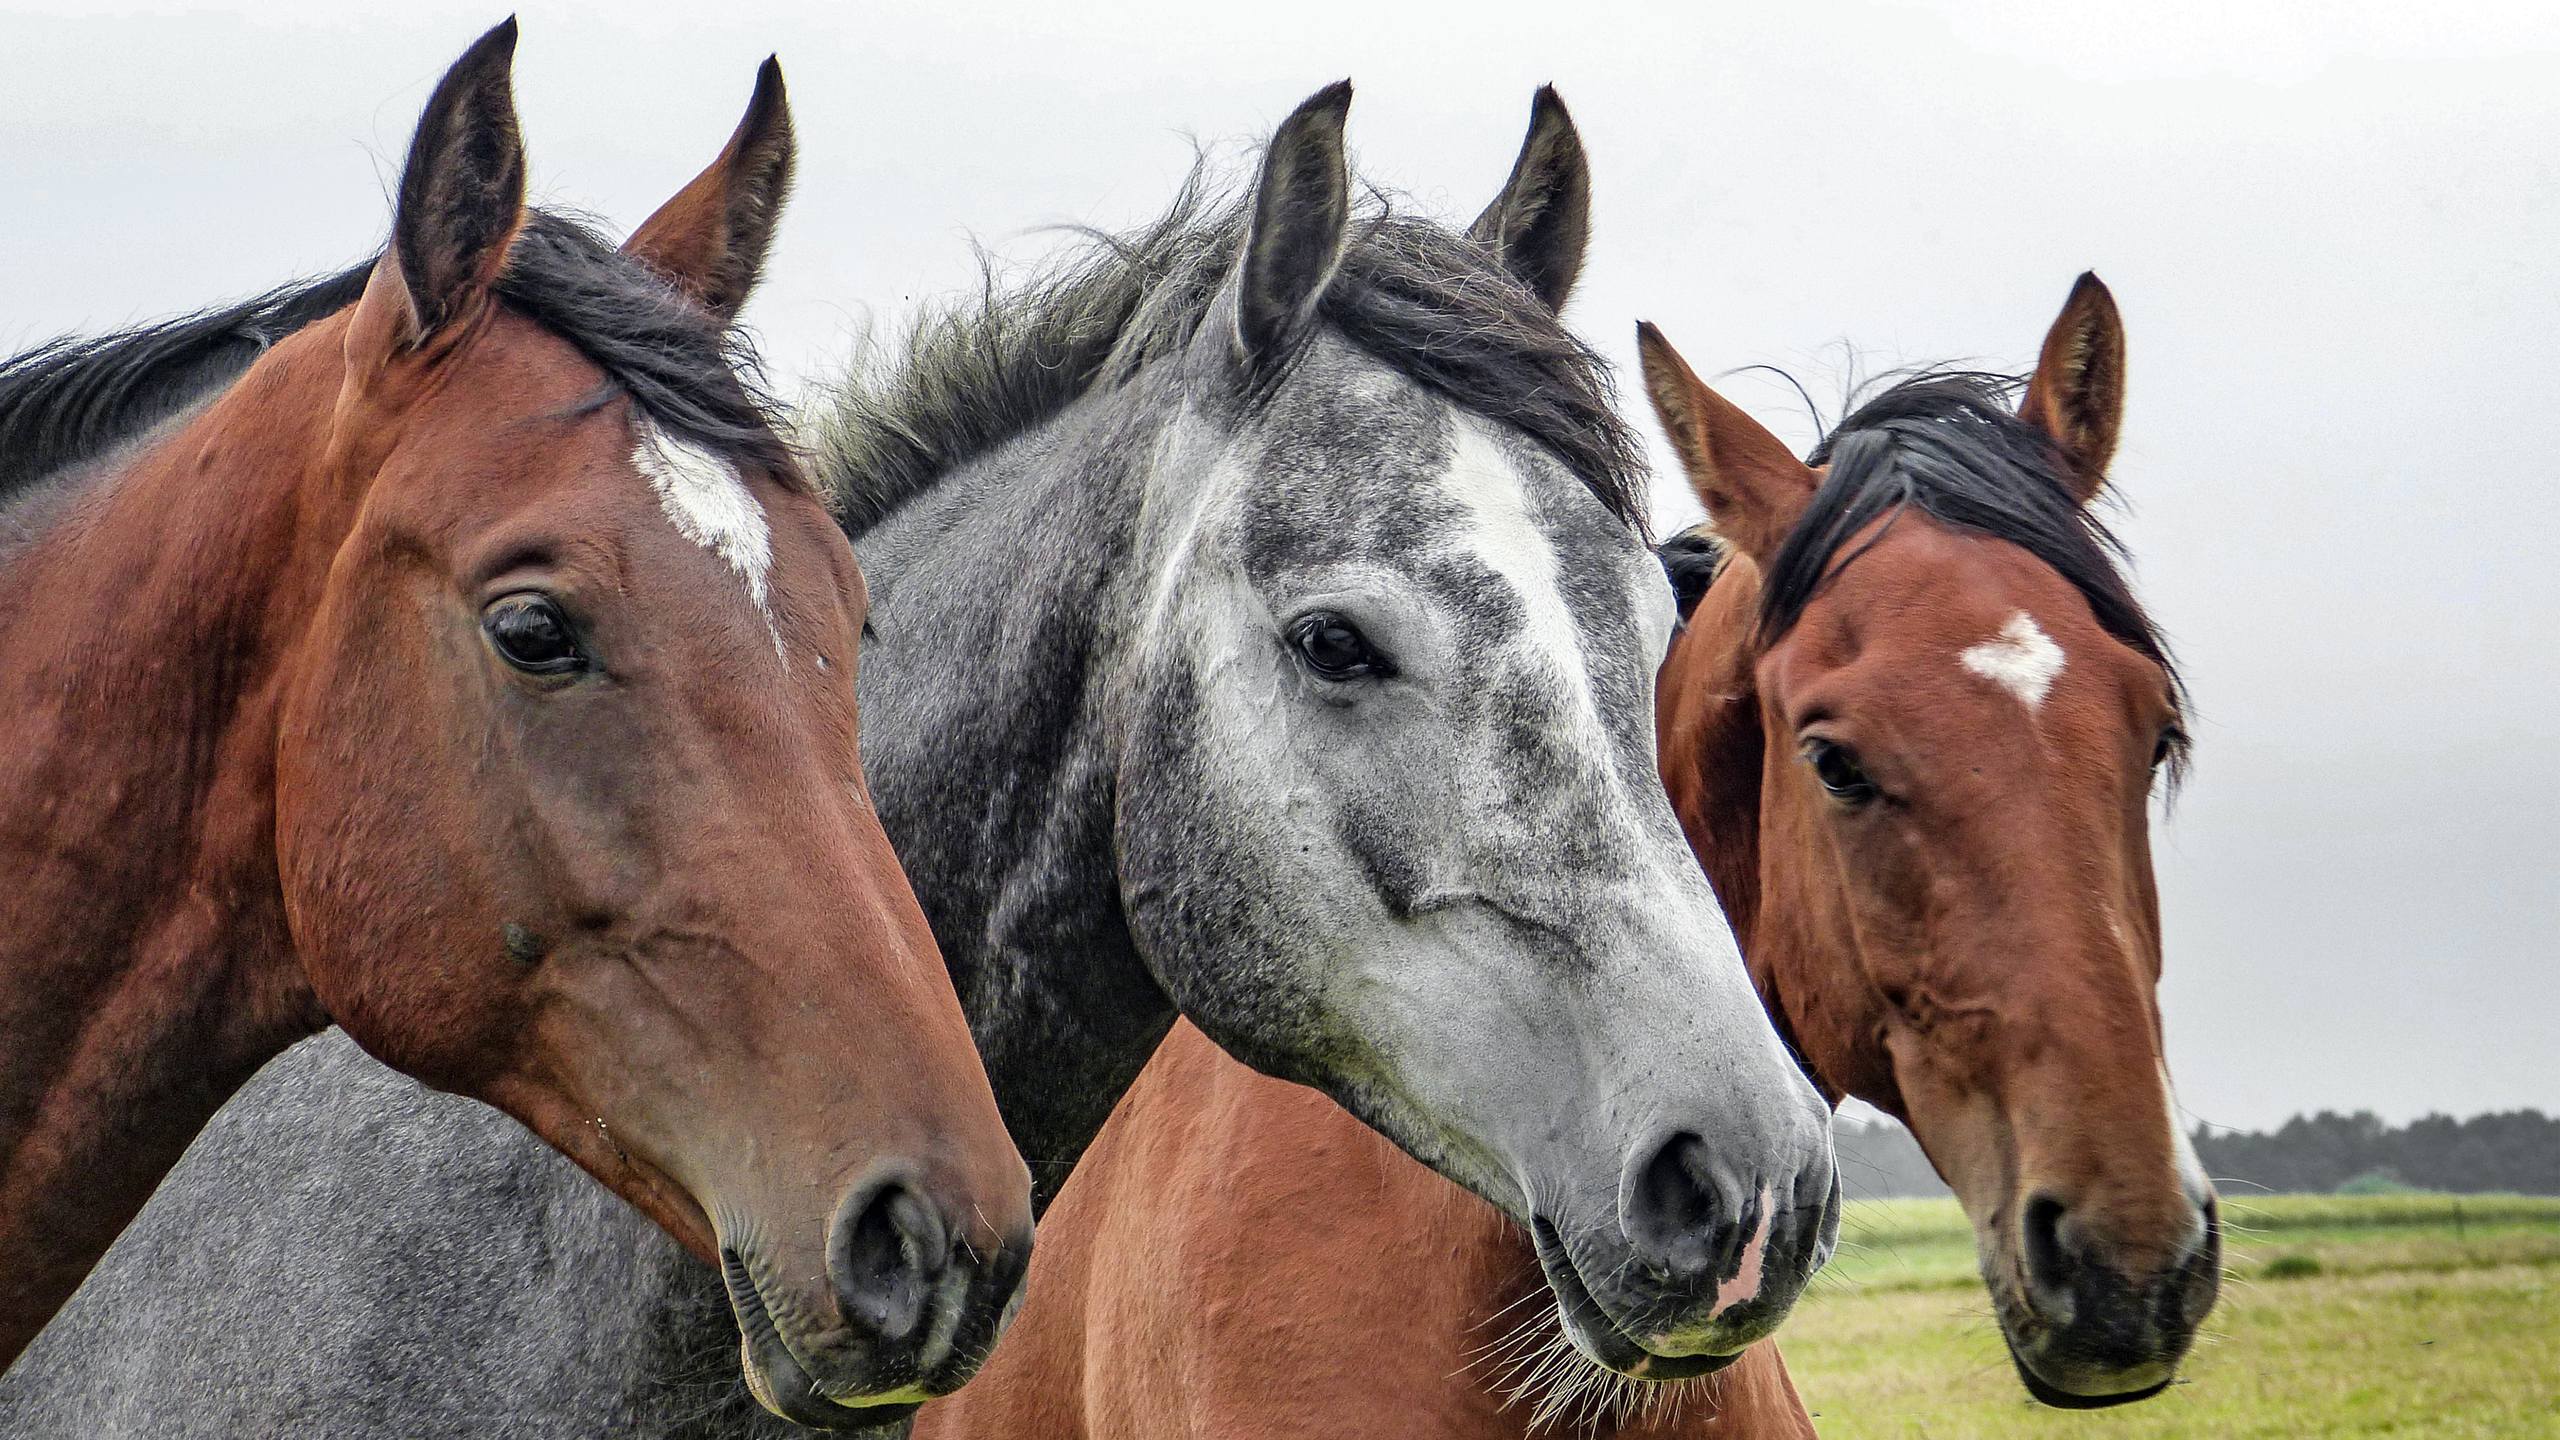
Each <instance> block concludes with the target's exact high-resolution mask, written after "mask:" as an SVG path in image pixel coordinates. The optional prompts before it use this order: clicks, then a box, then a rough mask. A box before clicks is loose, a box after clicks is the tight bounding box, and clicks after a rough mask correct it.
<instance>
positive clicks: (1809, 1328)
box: [1779, 1195, 2560, 1440]
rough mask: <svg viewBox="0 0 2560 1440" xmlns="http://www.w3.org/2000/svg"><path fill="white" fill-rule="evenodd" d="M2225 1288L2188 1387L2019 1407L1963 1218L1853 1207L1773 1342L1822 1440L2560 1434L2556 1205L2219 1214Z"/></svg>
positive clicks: (2486, 1203)
mask: <svg viewBox="0 0 2560 1440" xmlns="http://www.w3.org/2000/svg"><path fill="white" fill-rule="evenodd" d="M2224 1206H2225V1210H2224V1214H2225V1217H2226V1220H2227V1221H2228V1223H2229V1225H2230V1230H2231V1233H2230V1235H2229V1238H2228V1240H2227V1242H2226V1249H2227V1252H2228V1253H2227V1260H2228V1262H2229V1267H2230V1275H2229V1278H2227V1279H2226V1280H2225V1282H2224V1285H2223V1292H2222V1303H2221V1305H2220V1306H2219V1307H2217V1308H2216V1309H2215V1311H2214V1315H2213V1319H2212V1320H2211V1321H2209V1322H2207V1333H2206V1337H2205V1338H2204V1339H2203V1340H2201V1341H2200V1342H2199V1343H2198V1346H2197V1351H2196V1354H2195V1356H2194V1358H2193V1359H2192V1360H2191V1361H2190V1362H2189V1364H2188V1366H2187V1370H2186V1375H2185V1379H2184V1382H2183V1383H2181V1384H2179V1385H2176V1386H2173V1387H2171V1389H2170V1390H2169V1391H2168V1392H2167V1393H2165V1394H2163V1395H2160V1396H2159V1397H2157V1398H2155V1399H2152V1400H2149V1401H2146V1402H2144V1403H2142V1404H2139V1405H2133V1406H2128V1407H2126V1408H2124V1409H2120V1410H2107V1411H2099V1412H2093V1413H2066V1412H2062V1411H2055V1410H2047V1409H2044V1408H2042V1407H2040V1406H2037V1405H2036V1404H2034V1403H2033V1402H2032V1401H2030V1400H2028V1399H2027V1398H2026V1394H2025V1392H2024V1391H2023V1390H2021V1389H2020V1388H2019V1386H2018V1383H2017V1380H2016V1378H2015V1377H2014V1376H2013V1375H2012V1374H2011V1372H2010V1369H2009V1362H2008V1359H2007V1356H2006V1354H2005V1352H2003V1350H2002V1349H2001V1345H2000V1339H1999V1335H1998V1332H1997V1331H1996V1330H1995V1329H1994V1328H1993V1325H1992V1321H1991V1318H1990V1305H1989V1302H1988V1300H1987V1299H1986V1298H1985V1297H1984V1295H1983V1293H1982V1285H1981V1281H1980V1279H1979V1278H1977V1276H1976V1275H1975V1273H1974V1258H1973V1240H1972V1233H1971V1231H1970V1230H1968V1229H1967V1228H1966V1226H1965V1223H1964V1218H1963V1216H1962V1215H1961V1214H1960V1213H1958V1211H1957V1210H1956V1207H1955V1202H1953V1201H1938V1200H1886V1201H1863V1202H1859V1203H1857V1204H1853V1205H1852V1206H1851V1207H1850V1210H1849V1216H1848V1219H1847V1221H1846V1222H1845V1223H1844V1224H1843V1226H1842V1227H1841V1242H1842V1243H1841V1247H1840V1255H1839V1257H1838V1258H1837V1259H1835V1260H1834V1261H1832V1263H1831V1267H1830V1269H1829V1270H1828V1271H1826V1272H1825V1274H1824V1276H1823V1278H1821V1279H1819V1280H1817V1281H1816V1282H1815V1285H1816V1288H1815V1291H1814V1293H1813V1294H1812V1295H1811V1296H1809V1297H1808V1298H1807V1299H1806V1301H1805V1303H1804V1304H1803V1306H1802V1307H1801V1308H1799V1309H1798V1310H1797V1312H1796V1316H1795V1318H1794V1319H1793V1320H1791V1321H1789V1322H1788V1325H1787V1328H1786V1330H1785V1331H1784V1332H1783V1333H1782V1334H1781V1335H1780V1337H1779V1347H1780V1349H1782V1350H1783V1351H1785V1353H1786V1357H1787V1365H1788V1368H1789V1370H1790V1371H1792V1372H1793V1374H1794V1375H1795V1380H1796V1386H1797V1388H1798V1389H1799V1390H1801V1391H1802V1392H1803V1393H1804V1398H1805V1403H1806V1404H1807V1405H1808V1406H1810V1407H1811V1408H1812V1409H1813V1411H1814V1413H1815V1415H1816V1417H1817V1419H1816V1424H1818V1425H1819V1426H1820V1427H1821V1430H1822V1433H1823V1435H1824V1436H1825V1437H1827V1440H1858V1437H1865V1436H1877V1437H1882V1436H1890V1437H1894V1440H1918V1437H1927V1440H1971V1437H2003V1440H2005V1437H2013V1436H2036V1437H2045V1440H2064V1437H2068V1440H2081V1437H2091V1440H2096V1437H2106V1440H2118V1437H2121V1440H2136V1437H2142V1440H2148V1437H2155V1436H2159V1437H2166V1436H2178V1437H2214V1440H2221V1437H2257V1436H2265V1437H2270V1440H2272V1437H2287V1440H2291V1437H2303V1436H2315V1437H2326V1436H2365V1435H2395V1436H2426V1437H2431V1440H2432V1437H2446V1440H2465V1437H2474V1436H2500V1437H2505V1436H2551V1437H2560V1199H2531V1198H2517V1197H2513V1196H2442V1195H2386V1196H2365V1197H2345V1196H2336V1197H2332V1196H2318V1195H2311V1196H2292V1195H2286V1196H2273V1197H2264V1198H2259V1199H2254V1200H2252V1199H2238V1198H2232V1197H2225V1200H2224Z"/></svg>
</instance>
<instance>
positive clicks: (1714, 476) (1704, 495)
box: [1636, 321, 1821, 565]
mask: <svg viewBox="0 0 2560 1440" xmlns="http://www.w3.org/2000/svg"><path fill="white" fill-rule="evenodd" d="M1636 350H1637V352H1638V353H1639V354H1640V355H1641V356H1642V358H1643V361H1644V388H1645V393H1646V394H1647V395H1648V396H1650V397H1652V400H1653V413H1654V414H1655V415H1657V416H1659V417H1660V418H1661V420H1662V428H1663V431H1664V432H1665V433H1666V434H1668V435H1669V436H1670V437H1671V448H1672V449H1673V450H1675V451H1677V452H1679V455H1680V467H1681V468H1682V469H1683V470H1686V471H1687V472H1688V474H1689V488H1690V490H1691V491H1693V492H1694V493H1695V494H1696V495H1697V497H1698V503H1699V504H1701V505H1704V506H1705V507H1707V523H1708V524H1710V525H1712V526H1713V527H1714V528H1715V533H1716V536H1717V538H1719V539H1721V540H1723V541H1724V542H1725V543H1727V544H1729V545H1731V546H1732V547H1733V548H1734V549H1736V550H1739V551H1741V552H1742V553H1743V554H1745V555H1748V556H1750V557H1751V558H1752V560H1754V561H1755V562H1757V563H1759V564H1762V565H1766V564H1768V563H1769V560H1770V558H1771V557H1772V556H1774V555H1776V554H1777V553H1778V547H1779V546H1780V545H1781V544H1784V543H1785V541H1786V538H1787V532H1788V531H1790V530H1793V529H1794V528H1795V524H1796V518H1797V517H1798V516H1800V515H1802V514H1803V513H1804V507H1805V504H1806V502H1808V501H1810V500H1811V499H1812V498H1813V492H1814V490H1815V488H1816V487H1817V486H1819V485H1820V484H1821V477H1820V476H1818V475H1816V474H1814V473H1813V471H1812V470H1811V469H1809V468H1807V467H1806V465H1805V463H1804V462H1803V461H1801V460H1798V459H1797V458H1796V457H1795V452H1793V451H1791V450H1789V449H1788V448H1787V446H1786V442H1785V441H1783V440H1780V439H1779V438H1778V437H1777V436H1775V435H1772V434H1770V433H1769V431H1768V430H1767V428H1766V427H1764V426H1762V425H1761V423H1760V422H1759V421H1757V420H1754V419H1752V418H1751V417H1750V416H1748V415H1746V414H1744V413H1742V411H1741V409H1740V408H1739V407H1737V406H1736V405H1734V404H1733V402H1731V401H1729V400H1727V399H1725V398H1724V397H1723V396H1721V395H1718V394H1717V393H1716V392H1714V391H1713V390H1710V389H1708V388H1707V386H1706V382H1705V381H1703V380H1700V379H1699V378H1698V376H1697V372H1695V371H1693V370H1691V369H1690V368H1689V362H1688V361H1686V360H1683V359H1681V358H1680V352H1679V351H1677V350H1674V349H1672V348H1671V342H1670V341H1668V340H1665V339H1663V338H1662V332H1661V331H1659V330H1656V329H1655V328H1653V325H1652V323H1651V322H1649V321H1648V322H1640V323H1639V324H1637V326H1636Z"/></svg>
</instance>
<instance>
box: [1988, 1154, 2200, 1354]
mask: <svg viewBox="0 0 2560 1440" xmlns="http://www.w3.org/2000/svg"><path fill="white" fill-rule="evenodd" d="M2190 1206H2191V1214H2190V1217H2189V1227H2190V1228H2189V1230H2188V1232H2187V1233H2186V1234H2185V1235H2183V1236H2181V1237H2180V1238H2179V1240H2178V1241H2177V1242H2176V1243H2175V1245H2174V1246H2173V1247H2172V1249H2171V1252H2170V1258H2169V1259H2168V1260H2167V1262H2166V1263H2165V1264H2160V1265H2159V1266H2158V1267H2157V1268H2156V1269H2154V1270H2151V1273H2150V1274H2148V1275H2145V1274H2140V1273H2125V1272H2124V1270H2123V1268H2122V1267H2121V1266H2120V1265H2119V1264H2118V1263H2116V1261H2115V1260H2114V1259H2113V1258H2112V1257H2111V1256H2110V1254H2109V1250H2108V1246H2107V1244H2106V1243H2105V1237H2104V1236H2102V1235H2100V1234H2098V1233H2097V1231H2098V1230H2100V1229H2101V1228H2103V1225H2102V1223H2093V1222H2092V1221H2091V1220H2090V1219H2089V1217H2086V1216H2084V1215H2083V1214H2082V1213H2081V1211H2080V1210H2079V1209H2078V1208H2076V1207H2074V1206H2072V1205H2070V1204H2069V1203H2067V1202H2065V1201H2064V1200H2062V1199H2061V1198H2059V1197H2057V1196H2055V1195H2052V1194H2050V1193H2045V1192H2038V1193H2037V1194H2034V1195H2032V1196H2030V1197H2028V1200H2027V1203H2026V1206H2025V1208H2024V1209H2023V1210H2022V1211H2021V1212H2020V1213H2019V1217H2018V1230H2019V1236H2018V1238H2019V1242H2020V1248H2021V1251H2022V1258H2023V1260H2024V1262H2025V1263H2024V1266H2023V1268H2024V1270H2025V1271H2026V1280H2027V1288H2028V1294H2029V1298H2030V1299H2032V1300H2033V1301H2034V1303H2035V1307H2036V1310H2037V1311H2038V1313H2039V1314H2040V1315H2041V1317H2042V1318H2043V1319H2044V1320H2045V1322H2046V1323H2047V1324H2048V1325H2050V1326H2053V1327H2055V1328H2056V1329H2071V1328H2075V1327H2076V1328H2079V1329H2082V1330H2089V1331H2103V1332H2113V1331H2116V1330H2122V1331H2125V1332H2126V1333H2125V1334H2124V1335H2123V1336H2122V1337H2121V1344H2120V1346H2119V1347H2118V1348H2124V1349H2128V1350H2139V1349H2142V1348H2143V1347H2144V1346H2146V1345H2156V1343H2157V1339H2158V1333H2159V1332H2166V1333H2169V1334H2177V1333H2180V1332H2184V1331H2190V1330H2192V1329H2193V1328H2194V1327H2195V1326H2196V1325H2198V1324H2200V1323H2201V1322H2202V1321H2203V1319H2204V1315H2205V1313H2206V1312H2207V1311H2209V1310H2211V1309H2212V1306H2213V1298H2214V1294H2215V1291H2216V1290H2217V1289H2218V1288H2219V1281H2220V1278H2221V1258H2222V1256H2221V1248H2222V1226H2221V1220H2220V1215H2219V1213H2218V1207H2217V1205H2216V1204H2215V1202H2214V1200H2213V1198H2212V1197H2211V1196H2210V1195H2208V1196H2207V1197H2206V1198H2205V1200H2204V1201H2203V1203H2201V1204H2195V1203H2194V1202H2190ZM2141 1268H2144V1269H2149V1268H2150V1267H2147V1266H2146V1267H2141ZM2145 1300H2148V1301H2149V1302H2150V1303H2148V1304H2145V1303H2143V1302H2144V1301H2145Z"/></svg>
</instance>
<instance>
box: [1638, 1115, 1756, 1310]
mask: <svg viewBox="0 0 2560 1440" xmlns="http://www.w3.org/2000/svg"><path fill="white" fill-rule="evenodd" d="M1725 1208H1726V1207H1725V1206H1723V1205H1722V1204H1721V1202H1720V1200H1719V1198H1718V1195H1717V1189H1716V1183H1715V1171H1714V1168H1713V1164H1712V1160H1711V1157H1710V1156H1709V1154H1708V1152H1707V1142H1706V1141H1704V1140H1702V1139H1700V1138H1698V1137H1697V1136H1695V1135H1692V1134H1689V1133H1687V1132H1685V1131H1683V1132H1682V1133H1680V1134H1677V1135H1674V1136H1672V1137H1671V1138H1670V1139H1669V1140H1667V1141H1665V1142H1663V1145H1662V1148H1660V1149H1658V1150H1656V1151H1654V1152H1653V1156H1652V1158H1650V1159H1648V1160H1646V1161H1645V1162H1644V1164H1643V1165H1642V1166H1641V1167H1639V1168H1638V1170H1637V1171H1636V1174H1635V1177H1634V1183H1633V1184H1632V1185H1631V1186H1630V1187H1629V1192H1628V1196H1627V1215H1626V1225H1627V1238H1628V1239H1629V1240H1632V1241H1634V1242H1635V1245H1636V1248H1637V1250H1639V1251H1640V1252H1642V1253H1643V1254H1644V1255H1646V1256H1647V1257H1648V1258H1650V1259H1652V1260H1653V1261H1654V1263H1656V1264H1657V1265H1660V1266H1662V1267H1664V1268H1665V1269H1669V1270H1672V1271H1675V1272H1677V1273H1681V1274H1689V1275H1694V1274H1699V1273H1701V1272H1706V1271H1710V1270H1716V1271H1720V1270H1721V1269H1722V1267H1723V1265H1724V1262H1725V1261H1726V1260H1727V1259H1728V1258H1729V1257H1728V1256H1727V1255H1726V1254H1725V1253H1724V1252H1725V1251H1726V1250H1727V1249H1729V1248H1731V1247H1732V1245H1734V1244H1738V1243H1739V1240H1738V1239H1737V1238H1736V1237H1738V1236H1741V1235H1745V1234H1748V1233H1749V1228H1750V1227H1749V1225H1748V1223H1734V1222H1747V1221H1749V1220H1750V1219H1752V1218H1755V1217H1747V1216H1740V1215H1723V1214H1720V1213H1719V1212H1720V1211H1721V1210H1723V1209H1725Z"/></svg>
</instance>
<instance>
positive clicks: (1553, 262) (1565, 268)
mask: <svg viewBox="0 0 2560 1440" xmlns="http://www.w3.org/2000/svg"><path fill="white" fill-rule="evenodd" d="M1467 233H1468V234H1470V235H1472V236H1474V237H1475V238H1476V239H1478V240H1481V241H1483V242H1484V243H1485V244H1487V245H1489V246H1491V247H1493V253H1494V254H1496V255H1498V256H1500V257H1501V259H1502V264H1503V267H1504V268H1505V269H1507V270H1509V271H1510V272H1511V273H1512V274H1514V275H1517V276H1519V277H1520V282H1521V283H1522V284H1524V285H1526V286H1528V287H1529V289H1530V290H1531V291H1532V292H1534V293H1535V294H1536V295H1537V297H1538V298H1539V299H1541V300H1544V301H1546V302H1547V308H1548V309H1550V310H1562V309H1563V308H1564V302H1565V297H1567V296H1568V295H1571V294H1572V293H1573V282H1574V281H1575V280H1576V279H1577V278H1579V277H1580V276H1581V274H1582V255H1583V252H1584V251H1585V250H1587V249H1589V248H1590V245H1591V162H1590V159H1589V157H1587V156H1586V155H1584V153H1583V150H1582V135H1581V133H1580V132H1579V131H1577V130H1575V129H1574V128H1573V116H1572V115H1571V114H1570V113H1569V112H1567V111H1566V109H1565V108H1564V101H1562V100H1560V99H1558V98H1556V87H1554V86H1553V85H1541V86H1539V87H1538V98H1537V99H1536V100H1535V101H1534V102H1532V104H1531V105H1530V107H1529V138H1528V139H1527V140H1526V141H1525V142H1523V143H1522V144H1521V146H1520V158H1519V160H1518V161H1517V162H1516V163H1514V164H1513V165H1512V167H1511V179H1510V180H1509V181H1507V182H1506V183H1505V184H1504V185H1503V187H1502V193H1501V194H1499V195H1497V196H1495V197H1494V198H1493V203H1492V204H1490V205H1488V206H1486V207H1485V209H1484V213H1483V214H1481V215H1479V216H1477V217H1476V223H1475V224H1473V225H1471V226H1469V227H1468V228H1467Z"/></svg>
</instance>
